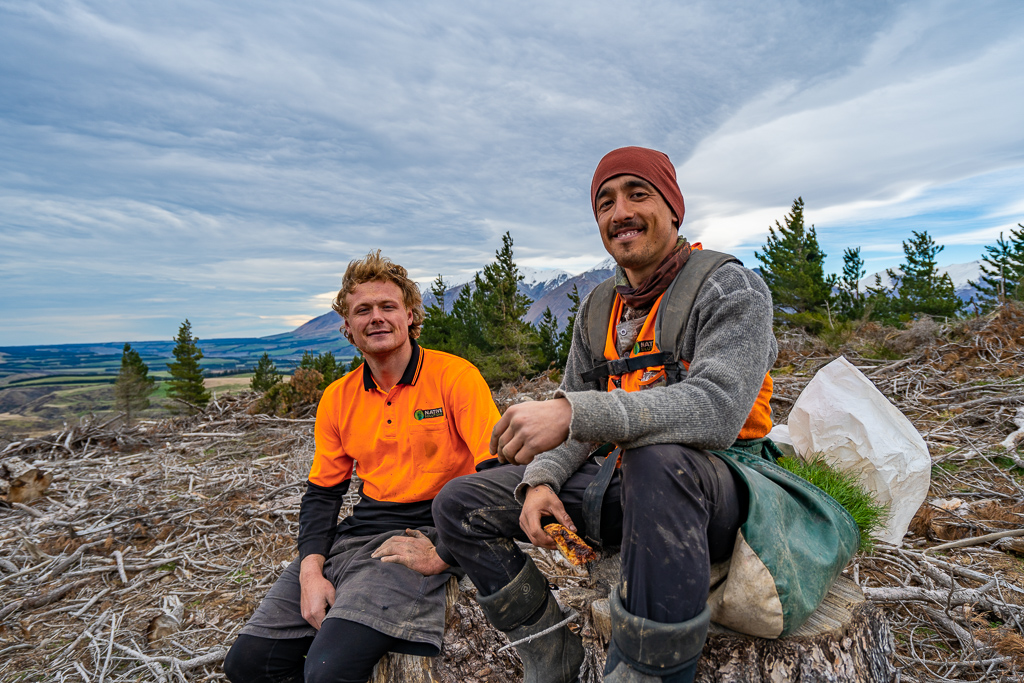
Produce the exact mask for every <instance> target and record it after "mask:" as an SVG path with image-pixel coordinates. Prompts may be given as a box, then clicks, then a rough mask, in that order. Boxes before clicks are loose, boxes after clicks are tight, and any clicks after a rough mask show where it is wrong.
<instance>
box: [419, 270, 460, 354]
mask: <svg viewBox="0 0 1024 683" xmlns="http://www.w3.org/2000/svg"><path fill="white" fill-rule="evenodd" d="M447 292H448V284H447V283H446V282H445V281H444V278H443V277H441V276H440V275H438V276H437V279H435V280H434V282H433V284H431V286H430V293H431V294H433V295H434V302H435V303H433V304H431V305H430V306H427V308H426V311H425V316H424V318H423V330H422V331H421V332H420V338H419V340H418V341H419V343H420V344H422V345H423V346H426V347H427V348H431V349H437V350H439V351H447V352H448V353H452V352H453V351H454V342H455V339H454V333H455V323H456V321H455V318H454V317H453V316H452V315H451V314H450V313H448V312H447V311H446V310H445V303H444V297H445V294H447Z"/></svg>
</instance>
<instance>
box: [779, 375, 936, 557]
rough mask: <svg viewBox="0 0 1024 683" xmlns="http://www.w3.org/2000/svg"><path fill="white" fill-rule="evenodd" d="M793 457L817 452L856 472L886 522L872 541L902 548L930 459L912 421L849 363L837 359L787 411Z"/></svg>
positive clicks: (926, 478) (925, 486)
mask: <svg viewBox="0 0 1024 683" xmlns="http://www.w3.org/2000/svg"><path fill="white" fill-rule="evenodd" d="M789 435H790V437H791V438H792V442H793V446H794V447H795V448H796V451H797V453H799V454H800V456H801V457H803V458H811V457H813V456H814V455H815V454H818V453H821V454H822V455H824V457H825V460H826V461H827V462H828V463H829V464H831V465H832V466H834V467H837V468H838V469H839V470H841V471H844V472H855V473H857V475H858V476H859V477H860V478H861V481H862V482H863V483H864V485H865V486H866V487H867V488H868V489H869V490H871V491H873V492H874V493H875V496H876V497H877V499H878V501H879V502H880V503H888V504H889V521H888V523H887V524H886V526H885V528H884V529H883V530H882V531H880V532H878V533H877V534H876V538H878V540H880V541H884V542H886V543H892V544H893V545H897V546H898V545H900V544H901V543H902V542H903V535H904V534H906V533H907V528H908V527H909V526H910V520H911V519H913V517H914V514H915V513H916V512H917V510H918V508H919V507H921V503H923V502H924V499H925V497H926V496H927V495H928V485H929V483H930V481H931V466H932V461H931V456H930V455H929V454H928V447H927V446H926V445H925V443H924V439H922V438H921V435H920V434H919V433H918V432H917V430H916V429H915V428H914V425H912V424H910V420H908V419H907V418H906V416H905V415H903V413H901V412H900V411H899V409H898V408H896V406H894V405H893V404H892V403H890V402H889V400H888V399H886V398H885V396H883V395H882V393H881V392H880V391H878V389H876V388H875V385H874V384H872V383H871V380H869V379H868V378H867V377H865V376H864V373H862V372H861V371H860V370H858V369H857V368H855V367H853V365H851V364H850V362H849V361H848V360H846V359H845V358H843V357H842V356H840V357H839V358H837V359H836V360H834V361H832V362H831V363H829V364H828V365H826V366H825V367H823V368H822V369H821V370H819V371H818V374H816V375H815V376H814V378H813V379H811V381H810V382H808V384H807V386H806V387H805V388H804V390H803V392H801V394H800V396H799V397H798V398H797V400H796V403H795V404H794V405H793V410H792V411H791V412H790V413H789Z"/></svg>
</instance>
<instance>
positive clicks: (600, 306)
mask: <svg viewBox="0 0 1024 683" xmlns="http://www.w3.org/2000/svg"><path fill="white" fill-rule="evenodd" d="M614 303H615V276H614V275H612V276H611V277H610V278H608V279H607V280H605V281H604V282H602V283H601V284H599V285H598V286H597V287H594V290H593V291H592V292H591V293H590V302H589V303H588V304H587V338H588V339H589V341H590V358H591V361H592V363H593V365H594V366H595V367H596V366H597V365H598V364H599V363H603V362H605V358H604V345H605V343H606V342H607V340H608V321H609V320H610V319H611V317H612V305H613V304H614Z"/></svg>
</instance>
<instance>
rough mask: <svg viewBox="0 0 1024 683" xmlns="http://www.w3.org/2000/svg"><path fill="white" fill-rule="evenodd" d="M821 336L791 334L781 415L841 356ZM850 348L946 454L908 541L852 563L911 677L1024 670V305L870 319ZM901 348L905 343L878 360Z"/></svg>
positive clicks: (778, 380)
mask: <svg viewBox="0 0 1024 683" xmlns="http://www.w3.org/2000/svg"><path fill="white" fill-rule="evenodd" d="M822 347H823V345H822V344H821V343H820V342H818V341H817V340H814V339H812V338H809V337H806V336H804V335H801V334H799V333H794V334H791V335H790V336H789V337H788V338H782V339H780V363H779V366H780V369H781V370H782V371H781V372H779V371H776V373H774V374H775V397H774V398H773V406H774V408H775V415H776V419H777V420H778V421H785V416H786V415H787V414H788V412H789V409H790V408H791V407H792V405H793V402H794V401H795V400H796V397H797V396H798V395H799V393H800V391H801V390H802V389H803V387H804V386H805V385H806V384H807V382H809V381H810V379H811V377H813V375H814V373H815V372H817V370H818V369H820V368H821V367H823V366H824V365H826V364H827V363H829V362H831V361H832V360H833V359H834V358H835V357H836V355H837V354H835V353H828V352H827V350H826V349H824V348H822ZM886 351H889V352H891V353H885V352H886ZM840 352H841V353H842V355H844V356H846V358H847V360H849V361H851V362H852V363H853V364H854V365H856V366H858V367H859V368H860V369H861V371H862V372H864V373H865V374H866V375H867V376H868V377H869V378H870V379H871V380H872V382H874V384H875V386H876V387H878V389H879V390H880V391H881V392H882V393H883V394H884V395H885V396H886V398H888V399H889V400H890V401H892V402H893V403H894V404H895V405H896V406H897V407H898V408H899V409H900V410H901V411H902V412H903V414H905V415H906V416H907V417H909V418H910V420H911V421H912V422H913V423H914V425H915V426H916V427H917V429H918V431H920V433H921V435H922V436H923V437H924V439H925V442H926V443H927V444H928V447H929V450H930V451H931V455H932V462H933V463H935V465H936V467H933V469H932V485H931V490H930V492H929V497H928V499H927V500H926V502H925V504H924V505H923V506H922V507H921V509H920V510H919V511H918V513H917V516H916V517H915V518H914V521H913V523H912V525H911V529H910V533H909V534H908V537H907V538H906V539H905V541H904V544H903V546H902V548H893V547H887V546H885V545H884V544H879V545H878V546H876V551H875V554H874V555H872V556H870V557H859V558H857V560H855V563H854V565H853V567H851V568H850V569H849V570H847V573H848V574H850V575H851V576H853V577H854V579H855V580H856V581H857V582H858V583H859V584H860V585H861V587H862V588H863V589H864V593H865V595H866V597H867V598H868V599H870V600H873V601H876V602H878V603H881V604H883V605H885V606H886V608H887V612H888V614H889V615H890V618H891V619H892V621H893V623H892V626H893V632H894V633H895V634H896V650H897V654H896V658H897V661H896V662H895V664H896V665H897V666H898V667H901V668H902V671H901V678H902V680H904V681H914V680H919V681H943V680H959V681H963V680H985V679H992V680H1018V679H1020V678H1021V677H1024V628H1022V625H1024V561H1022V559H1021V557H1022V556H1024V529H1022V527H1024V460H1022V459H1021V458H1020V456H1018V455H1017V453H1016V446H1017V444H1018V443H1019V442H1020V440H1021V437H1022V436H1024V431H1020V430H1022V428H1024V409H1022V408H1021V407H1020V406H1024V377H1022V376H1021V369H1022V367H1024V312H1022V311H1021V310H1020V309H1018V308H1016V307H1013V306H1007V307H1005V308H1003V309H1002V310H1000V311H999V312H997V313H995V314H993V315H991V316H988V317H984V318H977V319H973V320H970V321H967V322H958V323H956V324H954V325H948V326H944V327H940V326H938V325H936V324H934V323H932V322H931V321H930V320H929V321H922V322H918V323H916V324H915V325H913V326H911V327H910V328H909V329H906V330H901V331H894V330H884V329H882V328H878V327H876V326H873V325H868V326H866V329H862V330H860V331H859V334H857V335H855V336H854V338H853V339H852V340H850V341H849V342H847V343H846V344H845V345H844V346H843V347H842V348H841V349H840ZM895 353H900V354H906V355H905V357H903V358H901V359H897V360H880V359H878V356H879V355H883V356H884V355H895ZM780 416H781V419H780Z"/></svg>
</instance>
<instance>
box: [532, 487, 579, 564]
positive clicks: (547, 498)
mask: <svg viewBox="0 0 1024 683" xmlns="http://www.w3.org/2000/svg"><path fill="white" fill-rule="evenodd" d="M542 517H554V518H555V519H556V520H558V522H559V523H560V524H562V525H563V526H565V527H568V528H569V529H570V530H571V531H576V526H575V525H574V524H573V523H572V518H571V517H570V516H569V513H568V512H566V511H565V506H564V505H562V501H560V500H559V499H558V494H556V493H555V492H554V491H552V490H551V487H549V486H548V485H546V484H540V485H539V486H531V487H530V488H529V489H528V490H527V491H526V499H525V500H524V501H523V511H522V512H521V513H520V514H519V526H520V527H521V528H522V529H523V531H525V532H526V535H527V536H529V537H530V543H532V544H534V545H535V546H538V547H541V548H547V549H549V550H554V549H555V548H556V547H557V546H556V545H555V542H554V540H552V538H551V536H549V535H548V532H546V531H544V528H543V527H542V526H541V524H540V520H541V518H542Z"/></svg>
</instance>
